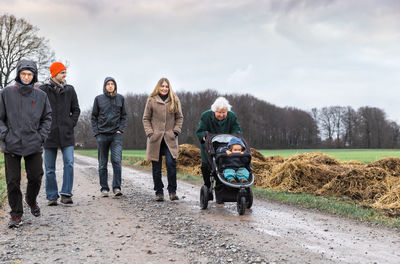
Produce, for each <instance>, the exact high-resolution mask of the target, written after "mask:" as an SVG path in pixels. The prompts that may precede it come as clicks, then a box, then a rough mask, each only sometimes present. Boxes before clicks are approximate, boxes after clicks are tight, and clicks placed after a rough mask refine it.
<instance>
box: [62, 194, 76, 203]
mask: <svg viewBox="0 0 400 264" xmlns="http://www.w3.org/2000/svg"><path fill="white" fill-rule="evenodd" d="M61 202H62V203H63V204H73V203H74V202H73V201H72V198H71V196H65V195H61Z"/></svg>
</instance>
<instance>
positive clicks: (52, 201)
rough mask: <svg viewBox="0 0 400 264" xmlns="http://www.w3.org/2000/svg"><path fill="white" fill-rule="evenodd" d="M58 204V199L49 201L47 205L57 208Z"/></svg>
mask: <svg viewBox="0 0 400 264" xmlns="http://www.w3.org/2000/svg"><path fill="white" fill-rule="evenodd" d="M57 204H58V203H57V199H53V200H49V201H48V202H47V205H48V206H56V205H57Z"/></svg>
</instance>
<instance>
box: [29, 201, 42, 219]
mask: <svg viewBox="0 0 400 264" xmlns="http://www.w3.org/2000/svg"><path fill="white" fill-rule="evenodd" d="M31 214H33V216H35V217H38V216H40V208H39V206H38V205H37V204H36V205H34V206H31Z"/></svg>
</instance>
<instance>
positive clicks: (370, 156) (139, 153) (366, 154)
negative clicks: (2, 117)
mask: <svg viewBox="0 0 400 264" xmlns="http://www.w3.org/2000/svg"><path fill="white" fill-rule="evenodd" d="M259 151H260V152H261V153H262V154H263V155H265V156H275V155H279V156H282V157H284V158H287V157H290V156H292V155H295V154H301V153H307V152H315V151H319V152H322V153H325V154H327V155H329V156H331V157H332V158H335V159H337V160H339V161H349V160H357V161H361V162H364V163H367V162H372V161H376V160H379V159H382V158H385V157H396V158H400V150H399V149H272V150H269V149H268V150H266V149H263V150H259ZM76 152H77V153H81V154H84V155H88V156H91V157H97V150H76ZM123 156H124V157H134V158H142V159H144V158H145V157H146V151H145V150H124V151H123Z"/></svg>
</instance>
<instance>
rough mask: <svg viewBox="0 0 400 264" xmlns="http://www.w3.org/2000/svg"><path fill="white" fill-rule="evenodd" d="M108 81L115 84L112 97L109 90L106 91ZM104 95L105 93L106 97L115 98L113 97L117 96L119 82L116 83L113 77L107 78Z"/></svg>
mask: <svg viewBox="0 0 400 264" xmlns="http://www.w3.org/2000/svg"><path fill="white" fill-rule="evenodd" d="M108 81H113V82H114V84H115V90H114V92H113V94H112V95H110V93H109V92H107V90H106V83H107V82H108ZM103 93H104V94H105V95H106V96H108V97H113V96H115V95H116V94H117V82H116V81H115V79H114V78H113V77H106V78H105V79H104V84H103Z"/></svg>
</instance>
